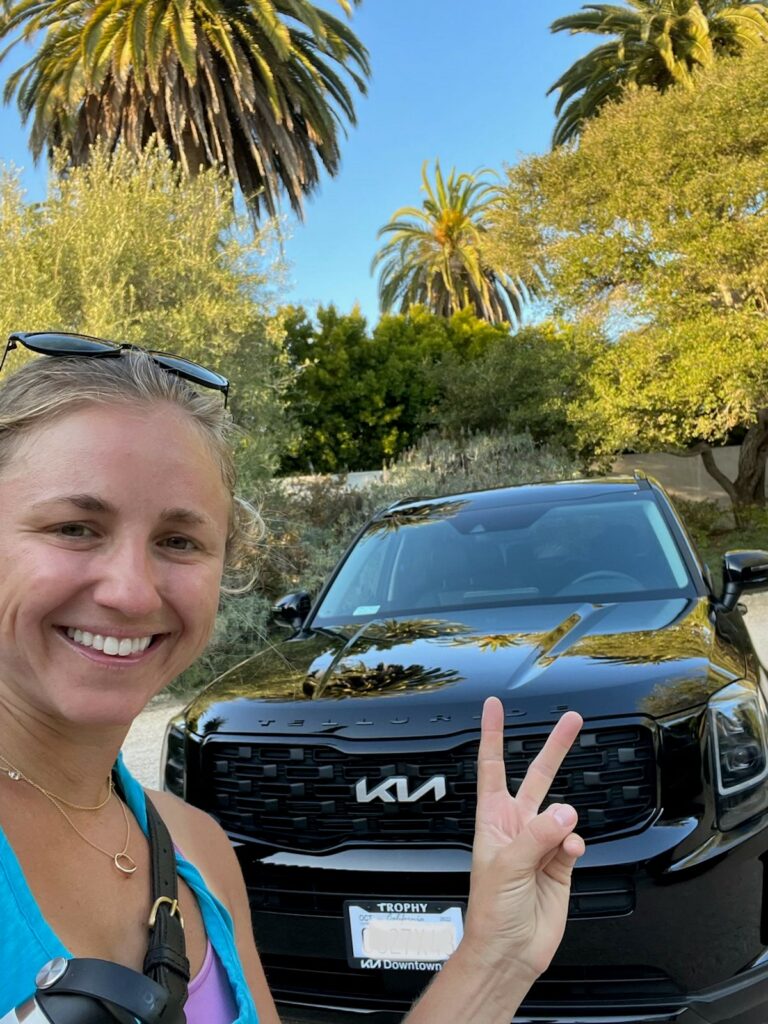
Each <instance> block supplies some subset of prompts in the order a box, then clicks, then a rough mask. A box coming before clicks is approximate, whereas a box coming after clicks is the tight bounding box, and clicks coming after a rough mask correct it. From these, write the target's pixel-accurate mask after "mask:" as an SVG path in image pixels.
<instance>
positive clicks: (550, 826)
mask: <svg viewBox="0 0 768 1024" xmlns="http://www.w3.org/2000/svg"><path fill="white" fill-rule="evenodd" d="M577 821H578V815H577V814H576V811H575V810H574V809H573V807H571V806H570V804H552V805H551V806H550V807H548V808H547V809H546V811H544V812H543V813H542V814H537V815H536V817H535V818H532V819H531V820H530V821H529V822H528V824H527V825H526V827H525V828H524V829H523V831H522V832H521V833H520V834H519V835H518V836H517V837H516V838H515V840H514V842H512V843H510V844H509V847H508V848H507V850H508V857H509V858H510V859H512V861H513V863H514V869H515V874H527V873H529V872H533V871H536V869H537V868H538V867H539V866H540V864H541V862H542V861H543V860H546V859H548V858H551V857H552V856H553V855H554V854H556V853H557V851H558V850H559V849H560V846H561V844H562V842H563V840H564V839H565V838H566V837H567V836H569V835H570V834H571V832H572V831H573V830H574V828H575V827H576V822H577ZM574 859H575V858H574Z"/></svg>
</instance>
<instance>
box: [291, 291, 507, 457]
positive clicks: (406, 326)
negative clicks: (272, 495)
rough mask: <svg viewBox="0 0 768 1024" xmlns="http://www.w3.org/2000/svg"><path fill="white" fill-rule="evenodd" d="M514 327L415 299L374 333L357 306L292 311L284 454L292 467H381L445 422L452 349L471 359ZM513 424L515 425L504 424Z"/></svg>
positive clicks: (460, 357) (462, 359)
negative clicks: (442, 312)
mask: <svg viewBox="0 0 768 1024" xmlns="http://www.w3.org/2000/svg"><path fill="white" fill-rule="evenodd" d="M505 334H506V327H503V326H493V325H490V324H487V323H486V322H485V321H483V320H479V319H477V318H476V317H475V316H474V315H473V314H472V313H471V311H470V310H464V311H463V312H461V313H457V314H455V315H454V316H453V317H450V318H445V317H439V316H435V315H434V314H432V313H430V312H429V311H428V310H426V309H424V308H423V307H419V306H414V307H413V308H412V309H411V310H410V312H409V313H408V314H407V315H405V316H385V317H383V318H382V319H381V320H380V321H379V323H378V324H377V325H376V327H375V328H374V329H373V331H369V330H368V327H367V325H366V321H365V318H364V317H363V316H362V315H361V314H360V313H359V312H357V311H353V312H352V313H349V314H341V313H339V312H338V311H337V310H336V309H335V308H334V307H333V306H330V307H328V308H325V309H324V308H320V309H319V310H318V312H317V316H316V320H312V319H311V318H310V317H309V316H308V315H307V314H306V312H305V311H304V310H303V309H296V310H293V311H290V312H289V313H288V315H287V318H286V352H287V356H288V360H289V363H290V366H291V367H292V369H293V372H294V378H293V383H292V384H291V386H290V387H289V390H288V393H287V410H286V411H287V416H288V418H289V419H290V420H291V421H292V423H293V424H294V426H295V427H296V428H297V429H296V435H295V437H294V441H293V443H292V444H291V445H290V446H289V449H288V452H287V453H286V455H285V456H284V458H283V462H282V467H283V469H284V470H285V471H286V472H297V471H298V472H308V471H313V472H320V473H329V472H330V473H336V472H342V471H345V470H359V469H363V470H365V469H379V468H381V466H382V464H383V463H385V462H390V461H392V459H394V458H396V457H397V456H398V455H400V453H401V452H403V451H404V450H405V449H407V448H409V447H410V446H411V445H412V444H413V443H414V442H415V441H416V440H417V439H418V438H419V437H420V436H421V435H422V434H423V433H424V431H425V430H427V429H428V428H429V427H430V426H432V425H434V423H435V422H436V406H437V404H438V403H439V382H438V377H437V376H436V374H435V368H436V367H437V365H438V364H439V363H440V361H441V360H443V359H445V358H446V357H447V356H448V355H449V354H451V353H453V354H454V355H455V358H456V359H457V360H458V361H459V362H466V361H467V360H470V359H471V358H472V357H474V356H477V355H479V354H480V353H482V352H484V351H485V350H486V349H487V348H488V347H489V346H490V345H491V344H492V343H493V342H494V341H496V340H498V339H499V338H500V337H503V336H504V335H505ZM504 425H506V424H504Z"/></svg>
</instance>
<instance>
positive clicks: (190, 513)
mask: <svg viewBox="0 0 768 1024" xmlns="http://www.w3.org/2000/svg"><path fill="white" fill-rule="evenodd" d="M50 505H74V506H75V508H78V509H80V511H81V512H93V513H99V514H102V515H117V509H116V508H115V506H114V505H112V504H111V503H110V502H108V501H106V500H105V499H104V498H100V497H98V495H96V494H62V495H59V496H57V497H55V498H49V499H48V500H47V501H41V502H38V503H37V504H36V505H35V506H34V507H35V508H46V507H48V506H50ZM160 519H161V520H162V522H164V523H169V522H172V523H184V524H186V525H188V526H208V525H210V523H211V519H210V517H209V516H206V515H203V514H202V513H200V512H195V511H194V509H191V508H165V509H163V511H162V512H161V513H160Z"/></svg>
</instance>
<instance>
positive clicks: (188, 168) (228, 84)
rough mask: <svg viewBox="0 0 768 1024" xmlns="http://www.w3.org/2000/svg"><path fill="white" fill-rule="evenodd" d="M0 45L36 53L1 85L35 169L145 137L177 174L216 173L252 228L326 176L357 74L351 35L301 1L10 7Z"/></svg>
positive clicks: (51, 1) (346, 4)
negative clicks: (235, 189) (242, 204)
mask: <svg viewBox="0 0 768 1024" xmlns="http://www.w3.org/2000/svg"><path fill="white" fill-rule="evenodd" d="M356 2H357V0H356ZM338 3H339V6H340V7H341V8H342V9H343V10H344V12H345V13H346V14H349V13H350V11H351V3H350V0H338ZM0 38H2V39H4V40H6V41H7V40H10V44H9V46H8V47H7V48H6V50H5V51H4V53H3V54H2V56H5V55H6V54H7V53H8V50H9V49H12V48H13V46H15V45H16V43H17V42H19V41H21V40H25V41H27V42H29V41H30V40H31V39H33V38H34V39H35V42H37V43H38V47H39V48H38V49H37V51H36V52H35V53H34V54H33V55H32V57H31V58H30V59H29V60H28V61H27V62H26V63H25V64H23V65H22V66H21V67H20V68H19V69H17V70H16V71H14V72H13V74H11V75H10V77H9V78H8V80H7V83H6V87H5V99H6V101H8V100H9V99H11V98H12V97H14V96H15V97H16V99H17V101H18V105H19V110H20V113H21V116H22V119H23V120H24V121H27V120H29V119H31V120H32V133H31V138H30V144H31V148H32V152H33V154H34V155H35V157H36V158H37V157H39V156H40V155H41V154H42V153H43V152H45V151H46V150H47V151H48V152H49V153H50V152H51V151H52V150H53V149H54V148H55V147H61V148H62V149H63V150H64V151H65V152H66V156H67V158H68V160H69V162H70V163H71V164H72V165H75V166H80V165H82V164H84V163H87V162H88V161H89V160H90V159H91V147H92V146H93V145H94V144H95V143H102V144H104V145H107V146H108V147H109V149H110V151H112V152H116V151H117V150H118V149H119V148H125V149H127V150H129V151H130V152H131V153H133V154H135V155H137V154H139V153H141V152H143V151H144V150H145V148H146V147H147V145H148V143H150V140H152V139H157V140H159V142H160V144H161V146H162V147H163V148H165V149H167V151H168V153H169V154H170V155H171V157H172V159H173V160H174V162H175V163H177V164H178V165H179V166H180V167H181V168H183V170H184V171H185V173H187V174H189V175H195V174H197V173H198V172H199V171H200V169H201V168H210V167H217V168H223V169H224V170H225V171H226V173H227V174H228V175H229V177H230V178H231V180H232V181H233V182H235V183H237V184H239V186H240V188H241V190H242V193H243V195H244V197H245V200H246V202H247V203H248V204H249V205H250V208H251V211H252V213H253V214H254V216H257V215H258V214H260V213H261V212H263V211H264V209H266V211H267V212H268V213H270V214H274V213H275V212H276V209H277V201H278V194H279V191H280V189H281V188H282V189H283V190H284V191H285V192H286V193H287V195H288V198H289V200H290V203H291V206H292V207H293V208H294V210H295V211H296V212H298V213H301V209H302V200H303V197H304V196H305V195H306V194H307V193H308V192H310V191H312V189H313V188H314V187H315V186H316V185H317V182H318V180H319V165H320V164H322V165H323V167H325V169H326V170H327V171H329V172H330V173H331V174H335V173H336V172H337V170H338V167H339V160H340V152H339V141H338V132H339V128H340V126H341V125H342V124H343V122H344V121H345V120H346V121H348V122H350V123H352V124H354V122H355V112H354V107H353V94H352V90H351V88H350V86H354V87H356V88H358V89H359V90H360V91H361V92H364V91H365V83H366V78H367V76H368V74H369V65H368V55H367V53H366V50H365V47H364V46H363V45H362V43H361V42H360V41H359V40H358V39H357V38H356V36H355V35H354V34H353V33H352V31H351V30H350V28H349V26H348V25H347V24H346V23H345V22H344V21H341V20H339V19H338V18H336V17H334V15H333V14H332V13H331V12H330V11H329V10H327V9H325V8H324V7H318V6H316V5H315V4H313V3H310V2H309V0H291V2H290V3H285V2H283V0H258V2H256V3H254V4H240V5H237V6H233V5H231V4H226V3H223V2H222V0H173V2H171V0H113V2H111V3H109V4H97V3H92V4H86V5H84V4H82V3H81V2H80V0H41V2H40V3H35V4H30V3H27V2H26V0H9V2H8V3H5V4H4V5H3V7H2V11H1V12H0ZM2 56H0V59H2Z"/></svg>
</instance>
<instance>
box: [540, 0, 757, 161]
mask: <svg viewBox="0 0 768 1024" xmlns="http://www.w3.org/2000/svg"><path fill="white" fill-rule="evenodd" d="M629 3H630V6H629V7H619V6H618V5H617V4H585V5H584V6H583V7H582V8H581V10H580V11H579V12H577V13H576V14H569V15H567V16H566V17H564V18H558V20H557V21H555V22H553V24H552V26H551V28H552V31H553V32H569V33H571V34H575V33H579V32H589V33H594V34H597V35H601V36H610V37H614V38H612V39H611V40H610V41H609V42H606V43H602V44H601V45H600V46H596V47H595V49H594V50H590V52H589V53H587V54H585V56H583V57H580V58H579V59H578V60H577V61H576V62H575V63H574V64H573V65H572V66H571V67H570V68H568V70H567V71H566V72H565V73H564V74H563V75H561V77H560V78H558V80H557V81H556V82H555V84H554V85H553V86H552V88H551V89H550V90H549V91H550V92H555V91H558V92H559V96H558V99H557V104H556V106H555V114H556V115H557V117H558V121H557V126H556V128H555V133H554V137H553V144H554V145H556V146H557V145H560V144H562V143H564V142H567V141H569V140H570V139H573V138H575V137H576V136H577V135H578V134H579V133H580V132H581V130H582V128H583V126H584V123H585V121H587V120H589V119H590V118H593V117H595V116H596V115H597V114H599V113H600V111H601V110H602V109H603V108H604V107H605V106H606V104H608V103H611V102H615V101H617V100H621V99H622V98H623V97H624V96H625V95H626V91H627V90H628V89H636V88H643V87H646V88H652V89H656V90H658V91H659V92H665V91H666V90H667V89H669V88H670V87H671V86H673V85H682V86H684V87H686V88H688V89H690V88H693V86H694V84H695V78H694V76H695V74H696V72H697V71H699V70H700V69H702V68H707V67H710V66H711V65H712V64H713V62H714V60H715V58H716V57H718V56H727V57H732V56H736V55H740V54H742V53H744V52H746V51H747V50H751V49H754V48H755V47H758V46H762V45H763V44H764V43H765V42H767V41H768V5H766V4H764V3H758V2H756V0H734V2H733V3H731V4H727V3H723V0H666V2H663V3H659V0H629ZM615 37H618V38H615Z"/></svg>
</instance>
